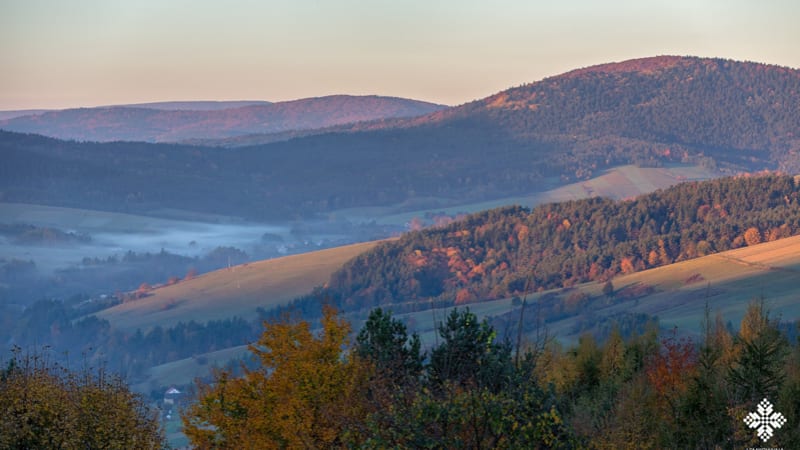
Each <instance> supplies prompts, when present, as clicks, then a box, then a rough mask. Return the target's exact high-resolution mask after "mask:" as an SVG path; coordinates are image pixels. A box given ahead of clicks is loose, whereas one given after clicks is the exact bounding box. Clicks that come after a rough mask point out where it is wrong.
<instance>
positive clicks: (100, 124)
mask: <svg viewBox="0 0 800 450" xmlns="http://www.w3.org/2000/svg"><path fill="white" fill-rule="evenodd" d="M442 108H443V106H441V105H435V104H432V103H426V102H420V101H415V100H408V99H401V98H393V97H378V96H362V97H357V96H347V95H334V96H329V97H320V98H309V99H302V100H294V101H288V102H279V103H266V102H262V103H257V104H253V102H220V103H216V102H160V103H144V104H139V105H122V106H112V107H100V108H80V109H67V110H63V111H50V112H45V113H42V114H37V115H32V116H25V117H16V118H12V119H8V120H4V121H0V128H2V129H5V130H9V131H17V132H24V133H37V134H42V135H46V136H50V137H56V138H60V139H72V140H79V141H98V142H105V141H145V142H179V141H183V140H187V139H210V138H225V137H232V136H240V135H246V134H252V133H277V132H286V131H291V130H305V129H314V128H324V127H330V126H333V125H339V124H345V123H350V122H358V121H364V120H375V119H383V118H391V117H409V116H418V115H422V114H426V113H430V112H433V111H437V110H439V109H442Z"/></svg>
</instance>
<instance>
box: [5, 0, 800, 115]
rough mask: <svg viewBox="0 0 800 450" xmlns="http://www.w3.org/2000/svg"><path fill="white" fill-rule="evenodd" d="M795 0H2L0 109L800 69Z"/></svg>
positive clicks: (466, 94)
mask: <svg viewBox="0 0 800 450" xmlns="http://www.w3.org/2000/svg"><path fill="white" fill-rule="evenodd" d="M798 19H800V1H797V0H767V1H758V0H710V1H704V0H671V1H658V2H657V1H650V0H602V1H588V0H558V1H551V0H497V1H486V0H474V1H473V0H458V1H455V0H227V1H221V0H220V1H210V0H128V1H120V0H70V1H66V0H0V110H15V109H34V108H68V107H88V106H98V105H110V104H126V103H142V102H152V101H176V100H268V101H283V100H292V99H297V98H306V97H317V96H323V95H331V94H352V95H373V94H375V95H388V96H397V97H407V98H414V99H418V100H427V101H431V102H436V103H442V104H447V105H458V104H462V103H466V102H468V101H472V100H475V99H479V98H483V97H486V96H489V95H491V94H494V93H496V92H499V91H501V90H504V89H507V88H510V87H513V86H518V85H521V84H525V83H530V82H534V81H538V80H541V79H543V78H546V77H549V76H554V75H558V74H560V73H563V72H566V71H569V70H572V69H576V68H580V67H587V66H591V65H595V64H602V63H607V62H614V61H623V60H627V59H632V58H641V57H647V56H656V55H691V56H704V57H721V58H728V59H735V60H746V61H756V62H763V63H769V64H777V65H781V66H788V67H792V68H800V46H798V44H800V26H798V25H797V21H798Z"/></svg>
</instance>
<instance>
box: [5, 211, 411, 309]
mask: <svg viewBox="0 0 800 450" xmlns="http://www.w3.org/2000/svg"><path fill="white" fill-rule="evenodd" d="M0 226H2V227H5V228H3V229H2V230H0V231H3V233H0V300H5V301H7V302H8V301H11V302H13V303H21V302H22V303H28V301H23V300H24V299H21V298H19V297H25V296H29V295H31V293H32V292H43V294H42V295H48V296H70V295H75V294H81V293H85V294H89V295H92V294H95V293H98V292H102V291H126V290H131V289H135V288H136V286H138V284H139V283H143V282H146V283H149V284H157V283H162V282H164V281H166V280H167V278H169V277H174V276H177V277H182V276H184V275H185V274H186V273H187V271H189V270H191V271H198V272H204V271H208V270H213V269H215V268H219V267H224V266H225V265H226V264H239V263H242V262H246V261H253V260H259V259H266V258H272V257H278V256H283V255H287V254H294V253H303V252H307V251H313V250H317V249H321V248H326V247H332V246H336V245H343V244H347V243H352V242H357V241H364V240H370V239H378V238H383V237H387V236H389V235H391V234H393V233H396V232H398V231H400V230H399V229H398V227H391V226H385V225H384V226H379V225H375V224H374V223H356V224H353V223H351V222H349V221H347V220H342V219H339V220H328V221H322V220H320V221H305V222H292V223H282V224H260V223H250V222H244V221H241V220H236V219H232V218H225V217H219V218H210V220H203V221H188V220H173V219H164V218H155V217H146V216H139V215H128V214H119V213H108V212H98V211H87V210H77V209H70V208H56V207H45V206H38V205H23V204H8V203H0ZM131 252H132V253H131ZM31 262H32V263H33V264H31ZM24 287H27V288H28V289H23V288H24ZM34 287H38V288H40V289H39V290H36V289H33V288H34ZM76 290H77V291H78V292H73V291H76Z"/></svg>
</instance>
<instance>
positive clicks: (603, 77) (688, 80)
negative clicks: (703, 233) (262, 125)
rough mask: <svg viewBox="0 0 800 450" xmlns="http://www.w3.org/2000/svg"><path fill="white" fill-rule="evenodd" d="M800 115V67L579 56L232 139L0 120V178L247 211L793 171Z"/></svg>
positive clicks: (452, 201) (138, 207)
mask: <svg viewBox="0 0 800 450" xmlns="http://www.w3.org/2000/svg"><path fill="white" fill-rule="evenodd" d="M270 107H275V105H270ZM245 109H246V108H245ZM245 109H237V111H244V110H245ZM140 111H141V110H137V109H126V110H124V112H125V114H129V115H131V117H133V116H136V115H137V114H140ZM298 111H302V110H298ZM298 114H300V115H302V116H303V117H311V116H313V114H311V112H306V111H302V112H298ZM38 117H42V116H38ZM798 129H800V71H797V70H793V69H787V68H781V67H775V66H767V65H763V64H756V63H743V62H734V61H726V60H719V59H701V58H683V57H659V58H648V59H642V60H635V61H629V62H625V63H618V64H610V65H603V66H597V67H594V68H588V69H581V70H578V71H574V72H570V73H567V74H564V75H560V76H556V77H552V78H547V79H545V80H542V81H539V82H536V83H532V84H529V85H525V86H521V87H517V88H513V89H509V90H507V91H504V92H501V93H499V94H496V95H493V96H491V97H488V98H486V99H483V100H479V101H476V102H472V103H468V104H466V105H462V106H459V107H455V108H450V109H446V110H442V111H438V112H434V113H432V114H429V115H427V116H423V117H419V118H415V119H407V120H389V121H383V122H372V123H366V124H360V125H357V126H353V127H345V128H337V129H334V130H328V131H327V132H325V133H323V134H318V135H314V136H307V137H301V138H296V139H291V140H288V141H284V142H275V143H272V144H268V145H258V146H251V147H242V148H235V149H219V148H204V147H192V146H164V145H146V144H133V143H130V144H120V143H116V144H114V143H111V144H76V143H66V142H56V141H42V140H40V139H39V138H35V137H31V136H21V135H18V134H13V133H3V134H1V135H0V151H2V152H3V154H4V156H6V165H5V166H4V168H3V169H2V170H3V172H4V173H2V175H4V176H3V178H2V184H0V190H2V196H3V198H4V199H5V200H6V201H24V202H30V203H45V204H52V205H69V206H78V207H80V206H83V205H86V204H88V203H91V204H93V205H94V207H95V208H101V209H110V210H122V211H150V210H153V209H158V208H165V207H167V208H178V209H186V210H192V211H200V212H212V211H213V212H215V213H223V214H228V215H239V216H244V217H248V218H254V219H265V218H270V219H286V218H295V217H303V216H306V217H307V216H312V215H318V214H320V213H329V212H332V211H336V210H340V209H345V208H355V207H367V206H391V205H402V204H412V203H414V202H415V201H418V200H422V199H424V200H425V201H429V202H436V203H437V204H439V205H441V206H442V207H447V206H455V205H459V204H465V203H477V202H484V201H490V200H496V199H499V198H507V197H510V196H519V195H530V194H531V193H535V192H541V191H545V190H548V189H552V188H554V187H558V186H560V185H564V184H568V183H573V182H576V181H582V180H587V179H590V178H592V177H594V176H597V175H600V174H601V173H603V171H605V170H607V169H610V168H614V167H618V166H622V165H628V164H634V165H637V166H640V167H660V166H664V165H669V164H675V163H681V164H687V165H699V166H702V167H704V168H705V169H707V170H709V171H715V172H717V173H721V174H726V173H727V174H732V173H741V172H751V171H760V170H767V169H768V170H775V169H778V170H782V171H786V172H789V173H792V172H796V171H799V170H800V138H798V137H797V136H796V132H797V130H798ZM98 185H102V186H103V189H102V190H100V189H97V186H98ZM413 209H414V208H411V210H413Z"/></svg>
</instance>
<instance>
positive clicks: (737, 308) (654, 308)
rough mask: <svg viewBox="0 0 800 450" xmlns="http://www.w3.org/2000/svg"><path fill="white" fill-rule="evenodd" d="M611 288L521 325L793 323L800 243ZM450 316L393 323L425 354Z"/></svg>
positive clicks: (180, 371)
mask: <svg viewBox="0 0 800 450" xmlns="http://www.w3.org/2000/svg"><path fill="white" fill-rule="evenodd" d="M251 265H252V264H251ZM220 272H222V273H224V272H225V271H220ZM612 282H613V284H614V286H615V290H616V291H617V293H618V294H619V295H618V296H617V297H616V298H615V299H613V300H610V301H609V300H607V299H606V298H605V296H603V294H602V287H603V284H602V283H586V284H583V285H579V286H576V287H575V288H574V289H569V290H562V289H557V290H553V291H546V292H542V293H537V294H534V295H530V296H528V307H527V308H528V309H527V310H526V311H525V315H524V317H525V319H526V320H527V321H533V320H535V317H536V309H535V308H536V302H537V301H539V299H542V298H545V297H549V296H552V295H558V296H560V297H564V298H565V297H567V296H569V295H573V294H575V293H577V292H583V293H586V294H587V295H588V296H590V297H591V298H592V299H593V300H591V302H590V303H589V305H588V306H587V307H586V308H585V310H584V311H583V312H582V314H579V315H577V316H572V317H567V318H564V319H562V320H557V321H554V322H550V323H548V324H547V328H548V332H549V333H550V334H551V336H554V337H555V338H556V339H558V340H559V341H561V342H562V343H564V344H566V345H569V344H571V343H574V342H576V341H577V339H578V337H579V336H580V335H581V334H582V333H583V332H587V331H588V332H592V331H596V330H595V329H593V328H591V327H590V328H584V327H582V326H579V322H581V321H583V322H585V323H590V324H592V325H596V324H601V323H603V321H604V320H606V319H607V318H612V320H613V318H614V317H619V315H620V314H623V313H634V314H635V313H645V314H649V315H655V316H658V319H659V322H660V325H661V326H662V327H666V328H671V327H673V326H677V327H678V331H679V333H681V334H697V333H699V332H700V322H701V320H702V318H703V313H704V308H705V302H706V299H707V300H708V303H709V306H710V307H711V308H712V314H713V315H714V316H715V315H716V314H717V313H719V314H720V315H721V316H722V318H723V319H724V320H725V321H728V320H729V321H731V323H732V324H733V325H734V326H737V327H738V324H739V321H740V320H741V318H742V316H743V315H744V311H745V309H746V308H747V304H748V303H749V302H750V301H751V300H752V299H754V298H757V297H759V296H762V295H763V296H764V298H765V301H766V304H767V306H768V307H769V308H770V310H771V312H772V313H773V314H775V315H777V314H780V315H781V318H782V320H787V321H793V320H796V319H798V318H800V236H795V237H792V238H787V239H781V240H778V241H774V242H768V243H764V244H760V245H755V246H751V247H746V248H741V249H737V250H731V251H728V252H724V253H719V254H716V255H710V256H705V257H702V258H696V259H692V260H689V261H683V262H679V263H675V264H671V265H669V266H663V267H659V268H655V269H650V270H646V271H642V272H638V273H634V274H630V275H623V276H619V277H616V278H614V279H613V280H612ZM187 285H188V283H187ZM637 289H640V290H645V289H648V290H649V292H650V293H649V294H643V295H641V296H636V297H635V298H625V294H624V293H625V292H626V290H627V291H628V292H630V291H635V290H637ZM159 295H160V294H159ZM466 306H468V307H469V308H470V310H471V311H472V312H474V313H475V314H476V315H478V317H480V318H483V317H487V316H500V315H503V314H508V313H511V314H514V317H515V318H516V317H518V314H519V307H518V306H514V305H513V304H512V301H511V299H502V300H494V301H488V302H480V303H471V304H469V305H466ZM462 307H463V306H462ZM211 309H212V308H210V309H209V311H211ZM213 309H215V310H218V309H219V308H216V307H214V308H213ZM451 309H452V308H440V309H435V310H430V309H425V310H422V311H419V312H414V313H407V314H398V315H397V317H398V318H401V319H403V320H404V321H406V323H407V324H408V325H409V328H410V329H411V331H416V332H418V333H419V334H420V336H421V338H422V340H423V343H424V345H426V346H429V345H433V344H434V343H435V342H436V338H435V332H434V321H436V322H440V321H442V320H444V319H445V318H446V317H447V314H448V313H449V311H450V310H451ZM346 317H347V316H346ZM348 318H349V319H352V318H350V317H348ZM712 319H713V317H712ZM514 323H516V321H514ZM352 325H353V329H354V330H356V331H357V330H359V329H360V327H361V326H362V323H360V322H358V321H354V322H353V324H352ZM507 331H508V330H503V329H499V330H498V333H499V335H501V336H502V335H505V333H506V332H507ZM246 354H247V349H246V347H245V346H238V347H232V348H230V349H224V350H219V351H216V352H212V353H208V354H206V355H204V356H205V360H207V361H206V362H205V363H202V364H201V363H200V361H203V359H202V358H197V357H195V358H186V359H182V360H179V361H173V362H170V363H167V364H163V365H160V366H155V367H153V368H151V369H150V370H149V371H148V378H147V381H146V382H142V383H141V385H140V389H144V388H145V387H146V386H148V385H149V384H156V385H168V384H187V383H190V382H191V380H192V379H194V378H195V377H197V376H202V375H205V374H207V373H208V370H209V369H208V367H209V366H211V365H213V364H217V365H224V364H225V363H226V362H227V361H228V360H229V359H231V358H235V357H241V356H244V355H246Z"/></svg>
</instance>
